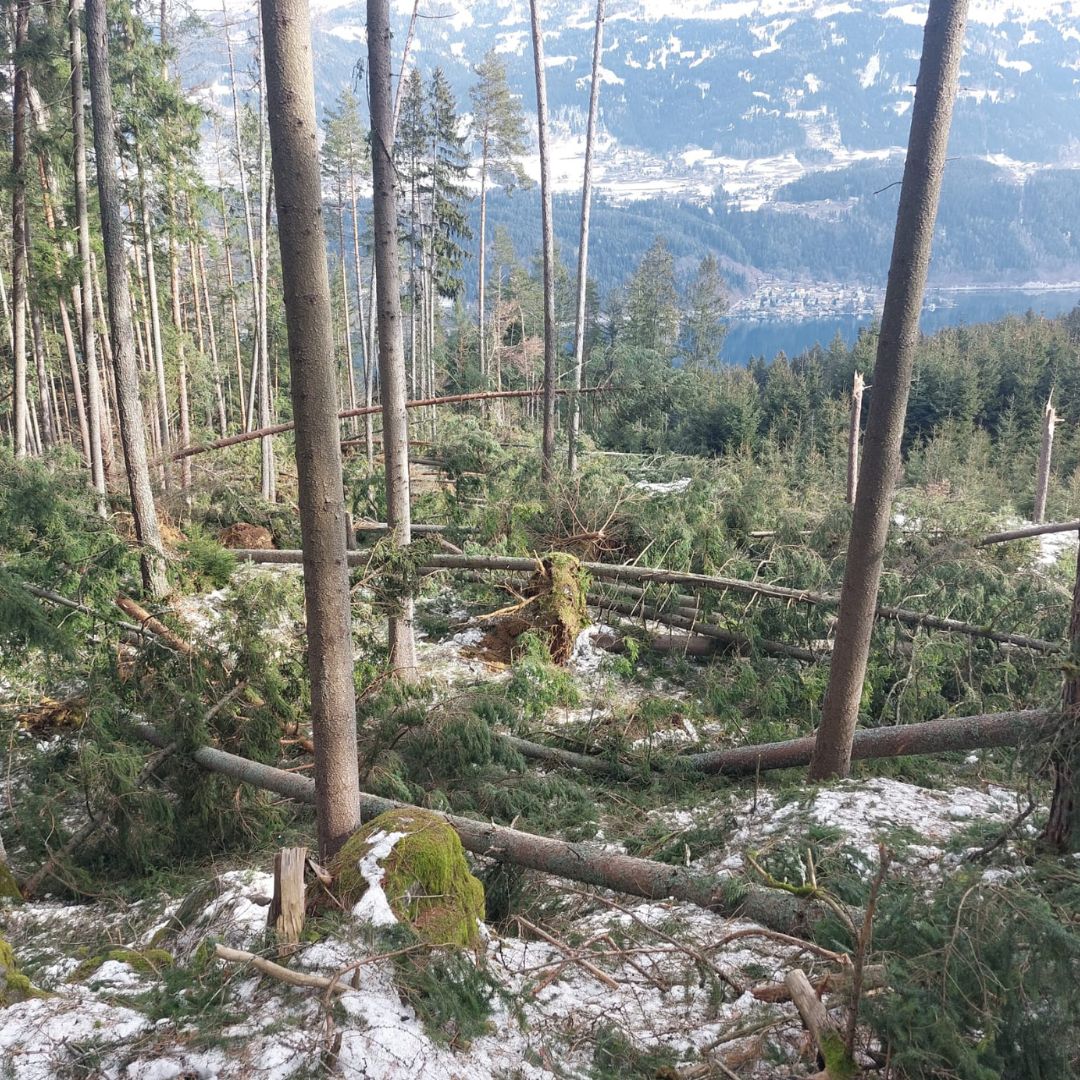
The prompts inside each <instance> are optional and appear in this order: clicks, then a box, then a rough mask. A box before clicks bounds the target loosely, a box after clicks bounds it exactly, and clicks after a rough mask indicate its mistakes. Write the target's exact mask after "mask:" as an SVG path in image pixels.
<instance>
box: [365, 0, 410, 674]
mask: <svg viewBox="0 0 1080 1080" xmlns="http://www.w3.org/2000/svg"><path fill="white" fill-rule="evenodd" d="M367 17H368V18H367V27H368V71H369V74H370V86H371V129H372V131H371V135H372V139H371V143H372V176H373V196H372V201H373V208H374V217H375V263H376V279H377V286H376V291H377V295H378V309H379V381H380V393H381V398H382V418H383V450H384V454H385V462H386V464H385V471H386V520H387V522H388V523H389V524H390V525H391V526H392V527H393V529H394V534H393V542H394V544H395V545H397V546H399V547H407V546H408V544H409V542H410V541H411V539H412V533H411V529H410V523H411V511H410V505H409V421H408V415H407V413H406V410H405V400H406V395H405V356H404V353H403V350H402V341H401V290H400V285H399V281H398V250H397V249H398V244H397V174H396V171H395V168H394V158H393V153H394V126H395V125H394V115H393V113H392V111H391V108H390V78H391V75H390V10H389V0H367ZM399 88H400V83H399ZM388 632H389V642H390V665H391V667H392V668H393V670H394V673H395V675H396V676H397V678H399V679H402V680H405V681H411V680H413V679H415V678H416V642H415V639H414V636H413V601H412V597H405V598H403V599H402V600H401V601H400V606H399V610H397V611H395V612H393V613H392V614H391V616H390V620H389V627H388Z"/></svg>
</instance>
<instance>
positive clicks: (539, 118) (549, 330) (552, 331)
mask: <svg viewBox="0 0 1080 1080" xmlns="http://www.w3.org/2000/svg"><path fill="white" fill-rule="evenodd" d="M529 12H530V15H531V17H532V41H533V66H534V68H535V70H536V128H537V139H538V142H539V148H540V221H541V230H542V234H543V252H544V434H543V440H542V442H541V466H542V472H543V476H544V480H545V481H546V482H550V480H551V476H552V469H553V465H554V461H555V383H556V380H557V379H558V377H559V372H558V365H557V350H558V334H559V328H558V324H557V323H556V322H555V232H554V225H553V223H552V217H553V212H552V204H551V163H550V161H549V155H548V105H547V72H546V71H545V69H544V34H543V29H542V28H541V26H540V10H539V4H538V2H537V0H529Z"/></svg>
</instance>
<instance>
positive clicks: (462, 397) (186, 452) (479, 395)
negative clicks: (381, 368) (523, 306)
mask: <svg viewBox="0 0 1080 1080" xmlns="http://www.w3.org/2000/svg"><path fill="white" fill-rule="evenodd" d="M607 389H608V387H606V386H586V387H582V389H581V390H580V391H579V392H580V393H582V394H598V393H601V392H603V391H605V390H607ZM569 392H570V391H569V390H556V391H555V393H556V394H557V395H560V396H564V395H566V394H568V393H569ZM542 394H543V390H482V391H476V392H475V393H471V394H450V395H448V396H446V397H434V398H420V399H418V400H415V401H406V402H405V408H407V409H421V408H428V407H429V406H432V405H461V404H464V403H465V402H468V401H491V400H492V399H503V398H527V397H540V396H541V395H542ZM381 412H382V406H381V405H364V406H362V407H360V408H358V409H342V410H341V412H339V413H338V419H339V420H350V419H351V418H352V417H354V416H377V415H378V414H379V413H381ZM292 429H293V424H292V421H291V420H290V421H286V422H285V423H281V424H271V425H269V427H262V428H256V429H255V430H253V431H242V432H240V434H238V435H228V436H226V437H225V438H224V439H216V440H215V441H214V442H208V443H202V444H201V445H199V446H185V447H184V448H183V449H181V450H177V451H176V452H175V453H173V454H172V455H171V457H170V458H169V460H171V461H180V460H182V459H183V458H188V457H192V456H193V455H195V454H205V453H208V452H209V451H211V450H224V449H225V447H226V446H236V445H237V444H238V443H245V442H251V441H253V440H254V439H265V438H266V437H267V436H269V435H282V434H284V433H285V432H286V431H292ZM348 441H350V442H351V441H352V440H348ZM158 464H160V462H159V463H158Z"/></svg>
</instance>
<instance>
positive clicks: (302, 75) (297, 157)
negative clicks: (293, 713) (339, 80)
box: [262, 0, 360, 860]
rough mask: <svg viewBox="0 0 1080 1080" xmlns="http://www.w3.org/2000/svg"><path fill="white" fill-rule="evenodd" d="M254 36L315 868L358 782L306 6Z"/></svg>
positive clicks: (265, 13) (350, 806)
mask: <svg viewBox="0 0 1080 1080" xmlns="http://www.w3.org/2000/svg"><path fill="white" fill-rule="evenodd" d="M262 34H263V48H264V54H265V58H266V59H265V73H266V87H267V99H268V117H269V123H270V151H271V154H272V157H273V168H274V180H275V184H274V190H275V195H276V199H277V212H278V243H279V245H280V250H281V267H282V284H283V286H284V301H285V318H286V325H287V330H288V339H289V368H290V371H291V373H292V380H291V389H292V401H293V410H294V413H295V417H296V468H297V473H298V476H299V490H300V529H301V534H302V536H303V544H304V596H305V600H306V606H307V639H308V671H309V673H310V677H311V715H312V732H313V735H314V741H315V786H316V788H317V790H318V795H317V802H316V810H317V817H318V831H319V851H320V854H321V855H322V857H323V859H324V860H325V859H326V858H327V857H329V856H330V855H333V854H334V853H335V852H336V851H337V849H338V848H339V847H341V845H342V844H343V843H344V842H345V840H347V839H348V837H349V836H350V835H351V834H352V833H353V832H354V831H355V829H356V827H357V826H358V825H359V823H360V781H359V774H358V772H357V767H356V699H355V692H354V690H353V651H352V620H351V613H350V604H349V570H348V566H347V565H346V549H345V501H344V494H343V488H342V477H341V450H340V447H339V445H338V444H339V438H340V436H339V431H338V422H337V416H336V415H335V407H334V406H335V401H336V397H337V395H336V392H335V386H334V383H335V377H334V332H333V324H332V319H331V311H330V280H329V276H328V274H327V269H326V236H325V233H324V230H323V219H322V188H321V181H322V178H321V173H320V170H319V157H318V149H317V148H318V127H317V125H316V122H315V88H314V75H313V70H312V63H311V30H310V27H309V23H308V7H307V2H306V0H262Z"/></svg>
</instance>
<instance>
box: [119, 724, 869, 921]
mask: <svg viewBox="0 0 1080 1080" xmlns="http://www.w3.org/2000/svg"><path fill="white" fill-rule="evenodd" d="M134 730H135V732H136V733H137V734H138V735H139V736H140V738H143V739H145V740H146V741H147V742H148V743H150V744H152V745H153V746H159V747H163V746H165V745H167V740H166V738H165V736H164V735H162V734H161V732H159V731H158V730H157V729H156V728H154V727H152V726H151V725H149V724H135V725H134ZM189 756H190V758H191V759H192V760H193V761H194V762H195V763H196V764H197V765H200V766H202V768H204V769H207V770H209V771H211V772H216V773H221V774H222V775H224V776H231V777H232V778H233V779H235V780H240V781H241V782H243V783H246V784H252V785H253V786H255V787H258V788H262V789H263V790H265V791H273V792H276V793H277V794H278V795H284V796H285V797H287V798H290V799H295V800H296V801H297V802H302V803H308V804H312V805H313V804H314V802H315V783H314V781H313V780H310V779H309V778H307V777H305V776H300V775H299V774H298V773H291V772H285V771H284V770H283V769H275V768H274V767H273V766H271V765H262V764H260V763H259V762H256V761H251V760H249V759H248V758H242V757H239V756H238V755H236V754H230V753H227V752H226V751H224V750H217V749H214V748H213V747H209V746H202V747H199V748H198V749H196V750H193V751H191V752H190V754H189ZM405 806H407V804H405V803H399V802H395V801H393V800H391V799H381V798H379V797H378V796H375V795H366V794H363V793H362V794H361V796H360V812H361V815H362V816H363V819H364V820H365V821H369V820H371V819H372V818H375V817H377V816H378V815H379V814H382V813H384V812H385V811H387V810H396V809H401V808H402V807H405ZM441 816H442V817H443V818H444V819H445V820H446V821H447V822H448V823H449V824H450V825H451V826H452V827H453V828H454V829H455V830H457V832H458V835H459V836H460V837H461V842H462V844H463V845H464V847H465V848H466V850H468V851H471V852H473V854H475V855H483V856H486V857H487V858H490V859H495V860H496V861H501V862H508V863H513V864H514V865H516V866H522V867H525V868H526V869H529V870H539V871H541V872H542V873H545V874H553V875H555V876H556V877H565V878H569V879H570V880H571V881H580V882H582V883H583V884H586V885H595V886H598V887H600V888H604V889H612V890H614V891H615V892H622V893H627V894H628V895H630V896H641V897H644V898H646V899H648V900H669V899H670V900H684V901H686V902H688V903H691V904H697V905H698V906H699V907H702V908H706V909H708V910H709V911H715V912H717V913H719V914H721V915H725V916H728V917H736V916H737V917H739V918H744V919H748V920H749V921H751V922H755V923H758V924H759V925H761V926H765V927H768V928H769V929H771V930H777V931H779V932H780V933H784V934H792V935H795V936H799V937H812V936H813V933H814V930H815V927H816V926H817V925H818V924H819V923H820V922H821V921H822V920H823V919H824V918H826V917H827V915H828V914H829V910H828V908H827V907H826V906H825V905H824V904H822V903H821V902H819V901H817V900H813V899H808V898H804V897H798V896H794V895H792V894H790V893H786V892H783V891H782V890H779V889H768V888H763V887H761V886H758V885H747V884H745V882H743V880H742V879H740V878H737V877H730V876H725V877H719V876H717V875H715V874H702V873H698V872H694V871H691V870H689V869H686V868H684V867H681V866H667V865H665V864H664V863H659V862H654V861H652V860H651V859H636V858H633V857H632V856H630V855H621V854H618V853H617V852H612V851H608V850H605V849H604V848H602V847H600V846H598V845H595V844H571V843H568V842H567V841H565V840H554V839H552V838H550V837H547V836H537V835H536V834H534V833H527V832H521V831H520V830H519V829H510V828H506V827H505V826H502V825H491V824H487V823H485V822H483V821H473V820H472V819H471V818H463V817H458V816H456V815H454V814H442V815H441ZM853 917H855V919H856V922H857V921H858V918H857V913H853Z"/></svg>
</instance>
